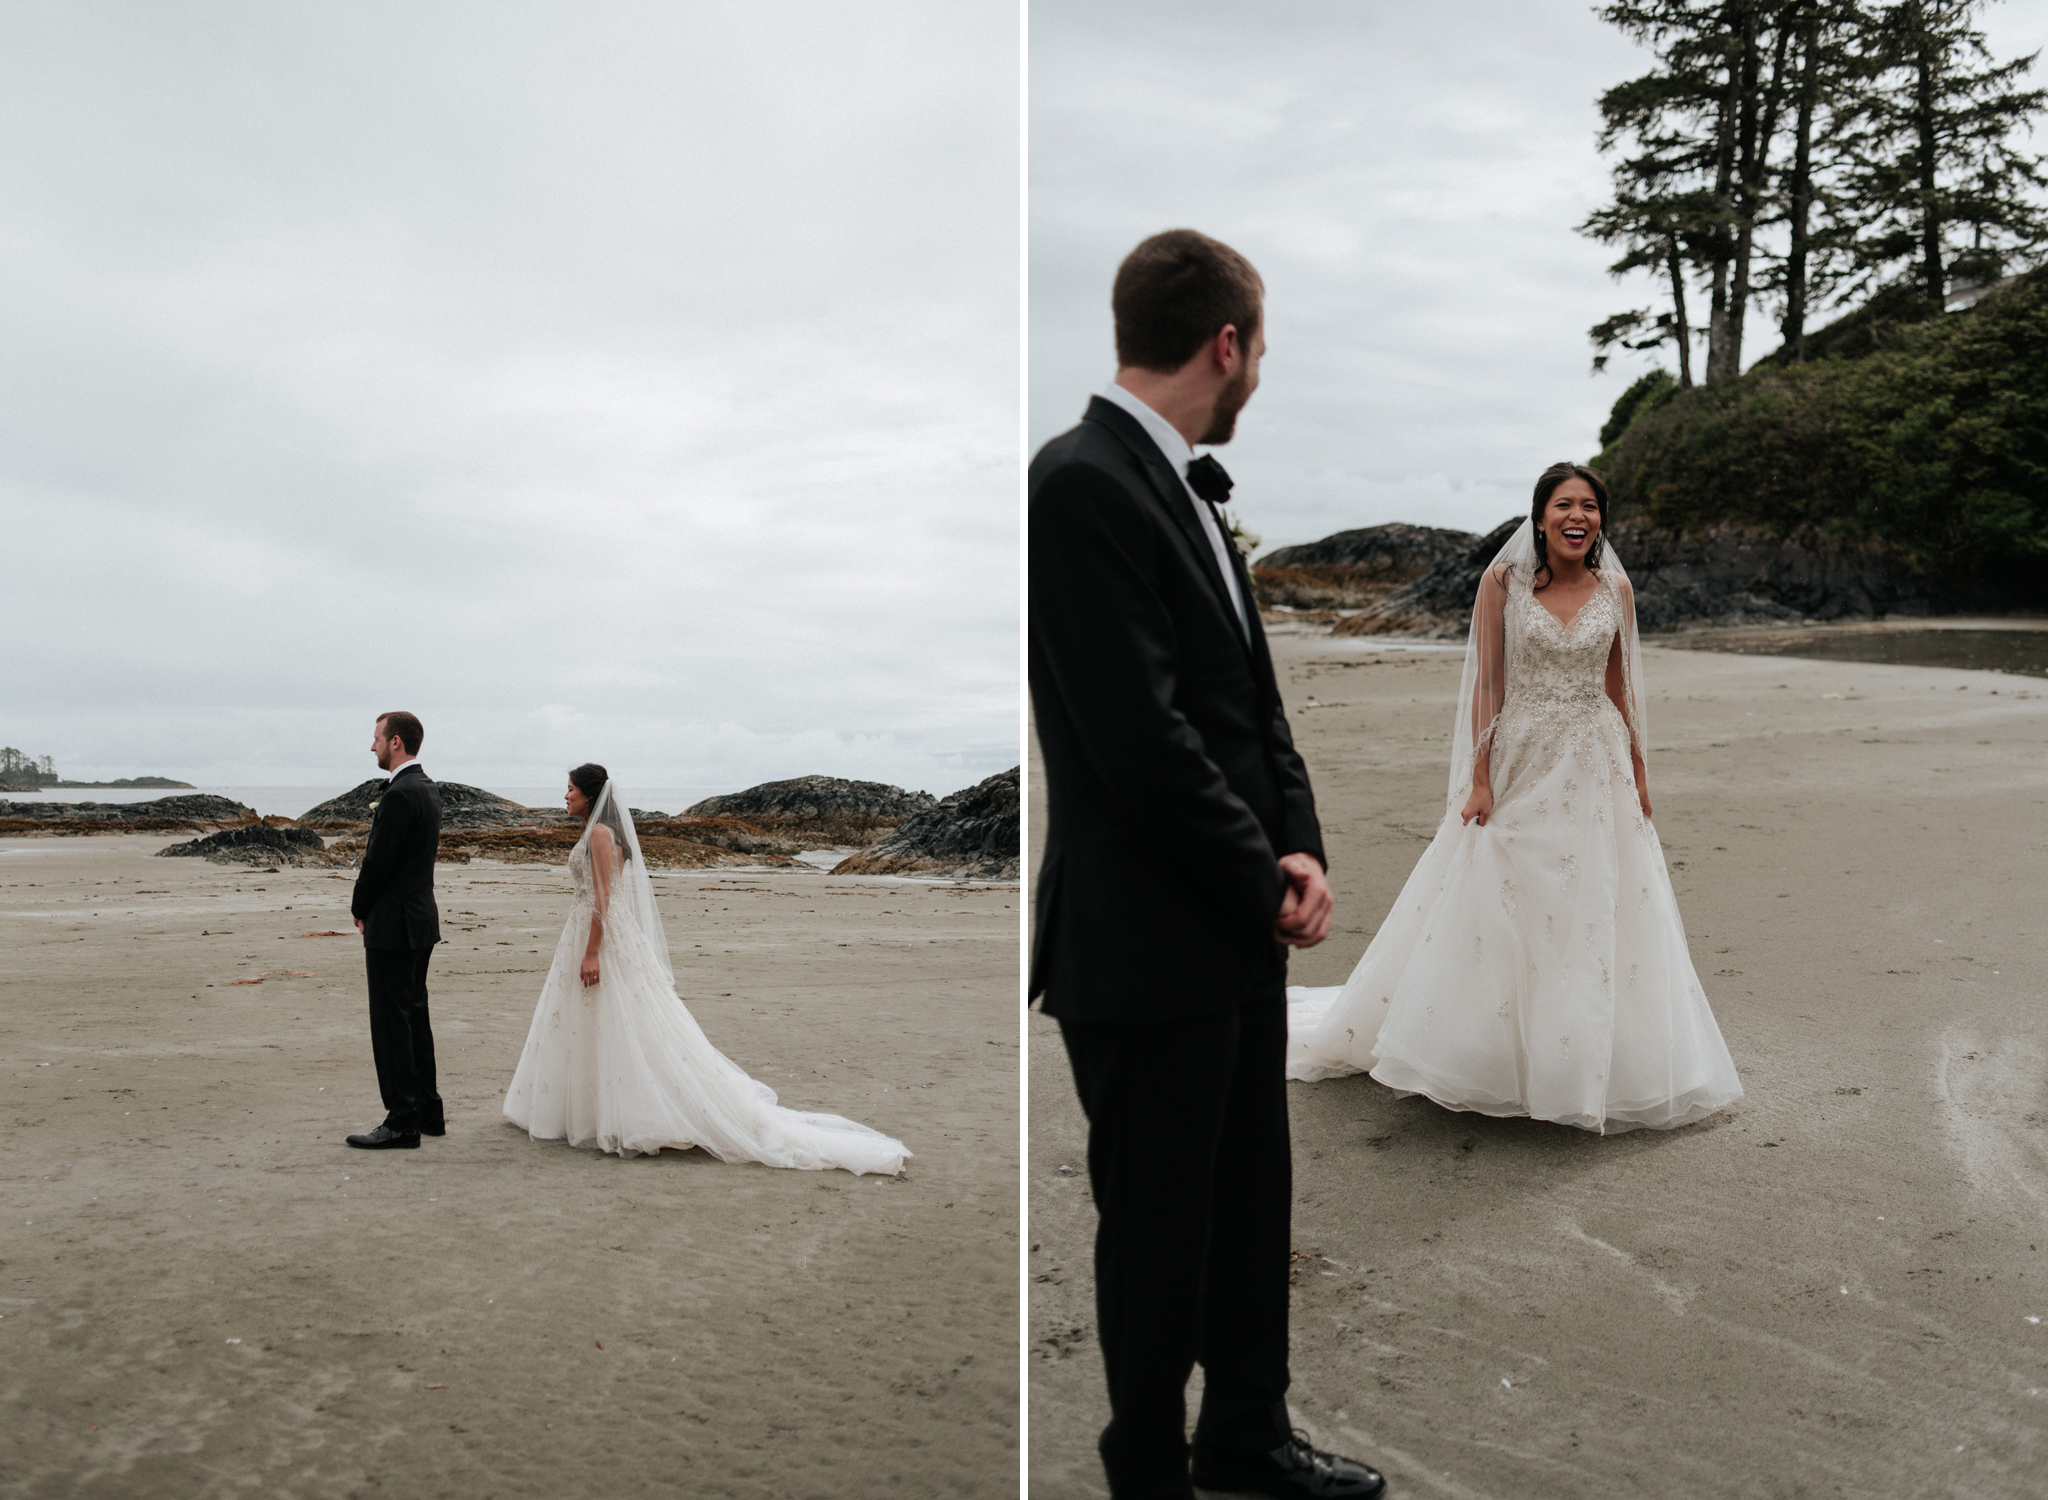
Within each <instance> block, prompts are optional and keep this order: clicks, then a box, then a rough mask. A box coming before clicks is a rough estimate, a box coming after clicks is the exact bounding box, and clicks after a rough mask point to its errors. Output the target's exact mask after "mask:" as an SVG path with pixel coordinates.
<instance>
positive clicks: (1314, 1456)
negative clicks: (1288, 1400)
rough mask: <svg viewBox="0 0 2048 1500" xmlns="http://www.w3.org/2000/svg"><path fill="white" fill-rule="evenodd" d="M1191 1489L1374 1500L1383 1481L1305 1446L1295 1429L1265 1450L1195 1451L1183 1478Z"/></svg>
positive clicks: (1297, 1499) (1293, 1498) (1301, 1499)
mask: <svg viewBox="0 0 2048 1500" xmlns="http://www.w3.org/2000/svg"><path fill="white" fill-rule="evenodd" d="M1188 1477H1189V1478H1190V1479H1192V1480H1193V1481H1194V1485H1195V1488H1196V1489H1197V1490H1210V1491H1213V1492H1215V1493H1216V1494H1219V1495H1271V1496H1274V1497H1276V1500H1374V1497H1375V1496H1377V1495H1381V1494H1384V1493H1385V1492H1386V1488H1387V1481H1386V1480H1385V1479H1384V1478H1383V1477H1382V1476H1381V1474H1380V1471H1379V1470H1377V1469H1375V1468H1371V1467H1369V1466H1368V1465H1366V1464H1362V1463H1360V1462H1359V1461H1358V1460H1357V1459H1355V1458H1345V1457H1343V1456H1342V1455H1340V1454H1336V1453H1324V1452H1322V1451H1320V1450H1319V1449H1317V1448H1315V1447H1313V1446H1311V1445H1310V1443H1309V1440H1308V1434H1307V1433H1305V1432H1302V1431H1300V1430H1298V1429H1297V1430H1296V1431H1294V1432H1292V1433H1290V1434H1289V1435H1288V1438H1287V1441H1286V1442H1284V1443H1282V1444H1281V1445H1280V1446H1279V1447H1277V1448H1275V1449H1273V1450H1271V1451H1270V1452H1267V1453H1258V1454H1253V1455H1251V1456H1250V1457H1239V1458H1223V1457H1205V1456H1204V1455H1202V1454H1201V1453H1199V1452H1197V1453H1196V1454H1195V1461H1194V1469H1193V1472H1192V1473H1190V1474H1189V1476H1188Z"/></svg>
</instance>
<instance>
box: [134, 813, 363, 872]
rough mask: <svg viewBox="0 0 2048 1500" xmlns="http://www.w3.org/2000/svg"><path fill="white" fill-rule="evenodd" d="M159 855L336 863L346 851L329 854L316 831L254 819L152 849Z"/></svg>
mask: <svg viewBox="0 0 2048 1500" xmlns="http://www.w3.org/2000/svg"><path fill="white" fill-rule="evenodd" d="M156 852H157V857H158V858H159V859H205V860H211V861H212V862H213V863H214V864H217V865H340V864H347V863H349V860H348V858H347V856H346V855H342V854H329V853H328V852H327V844H326V841H325V840H324V839H322V838H321V837H320V835H319V834H317V833H314V832H312V831H310V830H309V829H305V828H272V827H269V826H267V825H265V824H262V823H258V824H254V825H253V826H251V827H248V828H229V829H224V830H222V831H221V832H219V833H215V834H209V835H208V836H207V837H205V838H203V839H194V840H192V842H190V843H189V844H172V845H171V846H170V847H169V848H167V849H159V850H157V851H156Z"/></svg>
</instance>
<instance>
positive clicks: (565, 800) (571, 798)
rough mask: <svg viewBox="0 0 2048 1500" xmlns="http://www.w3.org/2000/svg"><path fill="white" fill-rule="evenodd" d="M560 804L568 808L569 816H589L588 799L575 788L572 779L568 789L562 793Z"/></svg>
mask: <svg viewBox="0 0 2048 1500" xmlns="http://www.w3.org/2000/svg"><path fill="white" fill-rule="evenodd" d="M562 805H563V806H564V807H566V808H568V809H569V816H570V817H572V818H587V817H589V816H590V799H589V798H588V797H586V796H584V795H583V794H582V793H581V792H579V791H577V790H576V783H575V782H573V781H572V782H570V783H569V790H568V791H566V792H564V793H563V794H562Z"/></svg>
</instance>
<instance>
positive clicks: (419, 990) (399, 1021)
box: [363, 948, 441, 1132]
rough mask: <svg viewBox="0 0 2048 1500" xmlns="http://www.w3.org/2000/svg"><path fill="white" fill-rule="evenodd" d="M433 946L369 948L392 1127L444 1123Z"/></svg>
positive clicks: (377, 1047)
mask: <svg viewBox="0 0 2048 1500" xmlns="http://www.w3.org/2000/svg"><path fill="white" fill-rule="evenodd" d="M433 956H434V950H433V949H432V948H365V949H364V950H363V958H364V961H365V963H366V964H367V965H368V968H369V974H370V1049H371V1051H372V1052H374V1053H375V1054H376V1058H377V1091H378V1092H379V1093H381V1094H382V1095H383V1096H384V1123H385V1124H386V1125H389V1126H390V1127H391V1128H392V1129H393V1130H399V1131H406V1132H411V1131H416V1130H419V1129H421V1128H422V1127H425V1128H427V1129H439V1128H440V1126H441V1095H440V1091H439V1090H438V1089H436V1088H435V1086H434V1032H433V1028H432V1027H430V1026H429V1025H428V1024H427V961H428V960H429V959H431V958H432V957H433Z"/></svg>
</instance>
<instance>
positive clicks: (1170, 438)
mask: <svg viewBox="0 0 2048 1500" xmlns="http://www.w3.org/2000/svg"><path fill="white" fill-rule="evenodd" d="M1102 399H1103V400H1105V401H1108V402H1110V403H1112V404H1113V405H1116V406H1120V407H1122V408H1123V409H1124V410H1125V411H1127V412H1129V413H1130V414H1131V415H1132V416H1133V417H1135V418H1137V421H1138V425H1139V426H1140V427H1142V428H1144V429H1145V436H1147V437H1149V438H1150V439H1152V441H1153V442H1154V443H1156V444H1157V445H1158V447H1159V451H1160V452H1161V453H1162V454H1164V455H1165V456H1166V461H1167V463H1169V464H1170V465H1172V466H1173V472H1174V473H1176V474H1178V475H1180V483H1181V488H1182V489H1184V490H1186V491H1187V492H1188V499H1189V501H1190V502H1192V503H1193V505H1194V507H1195V519H1196V520H1197V521H1200V522H1201V523H1202V534H1203V535H1204V536H1206V537H1208V538H1209V550H1210V551H1211V552H1214V553H1215V554H1216V567H1217V570H1218V571H1219V572H1221V573H1222V574H1223V586H1224V588H1226V589H1227V590H1229V591H1230V603H1231V606H1232V607H1233V608H1234V609H1236V611H1237V625H1238V629H1240V630H1242V631H1243V632H1244V633H1245V638H1246V639H1247V640H1249V639H1250V637H1251V624H1250V621H1249V618H1248V617H1247V616H1246V614H1245V608H1244V595H1243V593H1242V592H1241V591H1240V590H1239V589H1238V586H1237V569H1235V568H1234V567H1232V566H1231V562H1230V549H1231V548H1232V547H1233V546H1234V545H1236V544H1235V543H1233V542H1232V541H1231V540H1230V538H1229V537H1227V536H1225V535H1224V534H1223V528H1222V527H1221V526H1219V525H1218V524H1217V523H1216V512H1215V511H1214V510H1213V509H1212V508H1211V507H1210V505H1209V502H1208V501H1206V500H1204V499H1203V498H1202V497H1201V496H1200V495H1197V494H1196V493H1195V487H1194V486H1193V485H1191V484H1189V483H1188V465H1189V464H1190V463H1191V462H1193V461H1194V457H1195V450H1194V449H1193V448H1191V447H1189V446H1188V440H1187V439H1186V438H1184V437H1182V436H1181V435H1180V429H1179V428H1178V427H1175V426H1174V425H1173V423H1171V422H1169V421H1167V420H1166V418H1164V417H1162V416H1160V415H1159V413H1158V412H1156V411H1154V410H1153V409H1152V408H1151V407H1149V406H1147V405H1146V404H1145V403H1144V401H1143V400H1142V399H1140V398H1139V397H1137V396H1134V395H1132V394H1131V392H1129V391H1127V390H1125V389H1124V388H1123V387H1122V386H1120V385H1118V384H1117V383H1116V382H1115V381H1114V380H1112V381H1111V382H1110V383H1109V384H1108V385H1107V386H1106V387H1104V388H1103V392H1102Z"/></svg>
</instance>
